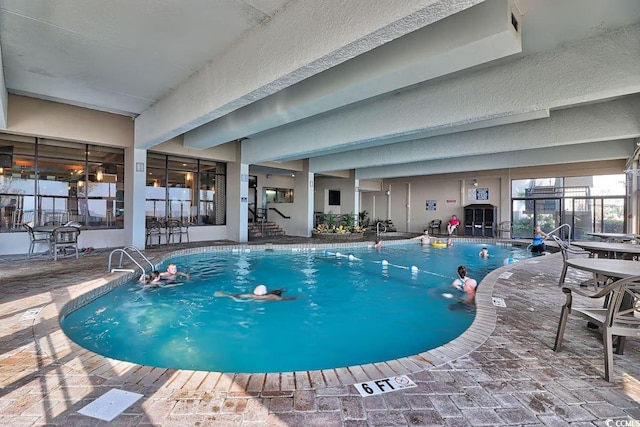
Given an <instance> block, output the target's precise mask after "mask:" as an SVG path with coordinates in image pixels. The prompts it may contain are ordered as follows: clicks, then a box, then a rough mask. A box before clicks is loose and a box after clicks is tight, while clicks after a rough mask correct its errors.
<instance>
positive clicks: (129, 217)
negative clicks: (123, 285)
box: [124, 148, 147, 249]
mask: <svg viewBox="0 0 640 427" xmlns="http://www.w3.org/2000/svg"><path fill="white" fill-rule="evenodd" d="M124 165H125V166H124V188H125V190H124V203H125V210H124V231H125V244H126V245H127V246H128V245H133V246H135V247H137V248H139V249H144V248H145V246H146V239H147V236H146V225H145V219H146V218H145V212H146V210H145V205H146V194H145V193H146V186H147V150H141V149H137V148H126V149H125V150H124Z"/></svg>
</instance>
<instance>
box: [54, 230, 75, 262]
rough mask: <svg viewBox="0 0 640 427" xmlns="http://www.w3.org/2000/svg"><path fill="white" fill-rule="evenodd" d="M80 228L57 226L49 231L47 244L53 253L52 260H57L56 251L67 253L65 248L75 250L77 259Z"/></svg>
mask: <svg viewBox="0 0 640 427" xmlns="http://www.w3.org/2000/svg"><path fill="white" fill-rule="evenodd" d="M79 235H80V229H79V228H78V227H65V226H62V227H57V228H55V229H54V230H53V231H52V232H51V237H50V238H49V246H50V248H51V253H52V254H53V259H54V261H57V260H58V252H60V253H63V254H64V255H65V256H66V255H67V249H72V250H75V252H76V259H78V254H79V251H78V236H79Z"/></svg>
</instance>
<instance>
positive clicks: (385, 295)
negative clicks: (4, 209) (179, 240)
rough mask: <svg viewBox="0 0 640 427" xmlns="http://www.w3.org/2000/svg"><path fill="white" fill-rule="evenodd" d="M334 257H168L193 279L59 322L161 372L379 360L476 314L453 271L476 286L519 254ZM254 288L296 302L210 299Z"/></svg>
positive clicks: (366, 252) (404, 352)
mask: <svg viewBox="0 0 640 427" xmlns="http://www.w3.org/2000/svg"><path fill="white" fill-rule="evenodd" d="M482 246H487V247H488V248H489V252H490V253H491V256H490V257H489V258H488V259H482V258H480V257H478V252H479V251H480V248H481V247H482ZM334 251H336V252H342V254H341V255H339V256H336V255H335V254H334V253H333V252H328V251H324V250H316V251H309V252H289V251H287V252H285V251H252V252H248V253H231V252H229V253H223V252H212V253H205V254H198V255H190V256H185V257H180V258H176V259H174V260H172V261H175V262H176V263H177V264H178V265H179V268H180V271H186V272H189V273H190V274H191V279H190V280H188V281H187V282H186V283H184V284H182V285H181V286H176V287H172V288H159V289H142V286H141V285H140V284H139V283H137V282H134V283H129V284H126V285H123V286H121V287H119V288H117V289H115V290H114V291H112V292H110V293H108V294H106V295H104V296H102V297H100V298H98V299H96V300H95V301H93V302H91V303H89V304H88V305H86V306H84V307H82V308H80V309H78V310H76V311H75V312H72V313H70V314H68V315H66V316H65V317H64V318H63V319H62V321H61V323H62V327H63V329H64V331H65V333H66V334H67V335H68V336H69V337H70V338H71V339H72V340H74V341H75V342H76V343H78V344H80V345H82V346H83V347H85V348H87V349H89V350H92V351H94V352H96V353H99V354H101V355H104V356H108V357H111V358H114V359H119V360H125V361H130V362H135V363H139V364H143V365H150V366H156V367H165V368H178V369H194V370H205V371H220V372H246V373H249V372H286V371H300V370H315V369H326V368H335V367H343V366H349V365H359V364H365V363H373V362H380V361H384V360H390V359H396V358H399V357H404V356H409V355H413V354H418V353H421V352H424V351H427V350H430V349H433V348H435V347H438V346H440V345H442V344H445V343H447V342H449V341H451V340H453V339H454V338H456V337H457V336H459V335H460V334H461V333H462V332H464V331H465V330H466V329H467V328H468V327H469V326H470V325H471V323H472V321H473V316H474V310H473V307H472V306H468V305H466V304H464V303H463V302H462V295H461V294H460V292H458V291H457V290H456V289H454V288H453V287H451V281H452V280H453V279H454V277H455V275H456V269H457V266H458V265H460V264H465V265H466V266H467V269H468V272H469V276H470V277H473V278H476V279H477V280H478V282H480V280H481V279H482V278H483V277H484V276H485V275H486V274H487V273H488V272H490V271H491V270H493V269H495V268H497V267H499V266H502V265H503V261H504V260H505V259H506V258H513V259H515V260H518V259H522V258H523V257H525V256H526V253H525V252H524V251H523V250H522V249H519V248H515V247H510V246H493V245H481V244H472V243H456V245H455V246H453V247H449V248H434V247H431V246H426V247H422V246H421V245H419V244H415V243H412V244H406V245H394V246H391V245H389V246H386V247H384V248H383V249H382V250H379V251H376V250H373V249H371V248H368V247H367V248H349V249H341V250H335V249H334ZM349 255H351V257H349ZM383 260H384V261H387V262H388V265H387V266H386V267H385V266H384V265H383V264H384V263H383ZM412 267H415V268H413V269H412ZM164 268H166V264H165V265H163V266H161V267H160V269H161V270H162V269H164ZM412 270H414V271H412ZM259 283H264V284H266V285H267V287H268V288H269V289H273V288H285V289H286V295H287V296H291V297H295V298H296V299H295V300H293V301H278V302H273V301H270V302H269V301H254V300H249V301H236V300H233V299H231V298H224V297H215V296H214V293H215V292H216V291H224V292H229V293H248V292H251V291H252V290H253V288H254V287H255V286H256V285H257V284H259ZM445 293H452V294H454V298H445V297H443V294H445Z"/></svg>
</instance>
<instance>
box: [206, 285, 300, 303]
mask: <svg viewBox="0 0 640 427" xmlns="http://www.w3.org/2000/svg"><path fill="white" fill-rule="evenodd" d="M283 293H284V290H283V289H273V290H271V291H268V290H267V287H266V286H265V285H258V286H256V287H255V289H254V290H253V292H252V293H250V294H230V293H228V292H222V291H216V292H215V293H214V294H213V295H214V296H216V297H229V298H233V299H235V300H246V299H254V300H257V301H290V300H294V299H295V298H293V297H285V296H283V295H282V294H283Z"/></svg>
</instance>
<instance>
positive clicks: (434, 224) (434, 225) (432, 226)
mask: <svg viewBox="0 0 640 427" xmlns="http://www.w3.org/2000/svg"><path fill="white" fill-rule="evenodd" d="M436 229H437V230H438V234H442V220H441V219H432V220H431V222H430V223H429V234H435V233H434V232H435V230H436Z"/></svg>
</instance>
